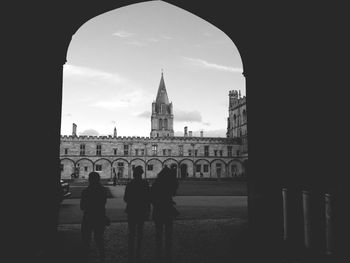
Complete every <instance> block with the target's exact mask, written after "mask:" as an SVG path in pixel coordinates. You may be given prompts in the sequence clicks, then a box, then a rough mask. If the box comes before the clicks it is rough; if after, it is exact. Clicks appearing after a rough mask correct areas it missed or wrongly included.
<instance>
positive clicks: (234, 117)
mask: <svg viewBox="0 0 350 263" xmlns="http://www.w3.org/2000/svg"><path fill="white" fill-rule="evenodd" d="M233 125H234V126H236V114H234V115H233Z"/></svg>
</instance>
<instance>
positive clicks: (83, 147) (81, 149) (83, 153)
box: [80, 144, 85, 155]
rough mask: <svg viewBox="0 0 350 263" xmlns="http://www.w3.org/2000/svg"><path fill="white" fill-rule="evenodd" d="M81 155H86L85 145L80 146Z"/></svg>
mask: <svg viewBox="0 0 350 263" xmlns="http://www.w3.org/2000/svg"><path fill="white" fill-rule="evenodd" d="M80 155H85V144H80Z"/></svg>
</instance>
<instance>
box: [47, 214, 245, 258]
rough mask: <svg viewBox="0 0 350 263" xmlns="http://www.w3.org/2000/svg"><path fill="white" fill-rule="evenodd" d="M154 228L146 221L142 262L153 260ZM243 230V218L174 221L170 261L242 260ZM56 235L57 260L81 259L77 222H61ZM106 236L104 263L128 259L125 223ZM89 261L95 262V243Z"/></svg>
mask: <svg viewBox="0 0 350 263" xmlns="http://www.w3.org/2000/svg"><path fill="white" fill-rule="evenodd" d="M154 231H155V229H154V224H153V222H151V221H149V222H146V224H145V229H144V247H143V261H142V262H144V263H151V262H155V261H154V250H155V240H154V239H155V237H154ZM245 232H246V220H243V219H233V218H231V219H206V220H177V221H175V222H174V236H173V254H174V256H173V263H197V262H198V263H212V262H221V263H226V262H227V263H228V262H244V261H243V259H244V258H246V255H247V251H246V250H245V247H246V246H245V245H246V244H245V243H246V240H245V239H246V235H245ZM58 234H59V244H60V247H59V248H58V249H59V251H60V253H59V254H58V256H57V257H56V260H57V261H56V262H62V263H73V262H74V263H77V262H81V261H80V225H77V224H70V225H67V224H66V225H61V226H60V227H59V232H58ZM105 239H106V263H107V262H118V263H123V262H127V223H124V222H120V223H113V224H112V225H111V226H109V227H108V228H107V230H106V233H105ZM50 261H51V260H50ZM88 262H98V257H97V250H96V247H95V246H94V244H93V246H92V251H91V253H90V255H89V261H88Z"/></svg>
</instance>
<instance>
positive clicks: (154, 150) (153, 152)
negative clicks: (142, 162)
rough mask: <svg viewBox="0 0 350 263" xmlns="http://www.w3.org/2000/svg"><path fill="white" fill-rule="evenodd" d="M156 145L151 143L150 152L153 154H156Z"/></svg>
mask: <svg viewBox="0 0 350 263" xmlns="http://www.w3.org/2000/svg"><path fill="white" fill-rule="evenodd" d="M157 148H158V147H157V145H156V144H155V145H152V154H153V155H157Z"/></svg>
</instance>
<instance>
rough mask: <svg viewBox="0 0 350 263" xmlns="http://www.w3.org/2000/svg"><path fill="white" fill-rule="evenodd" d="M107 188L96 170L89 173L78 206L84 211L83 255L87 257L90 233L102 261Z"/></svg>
mask: <svg viewBox="0 0 350 263" xmlns="http://www.w3.org/2000/svg"><path fill="white" fill-rule="evenodd" d="M106 201H107V189H106V188H105V187H104V186H102V185H101V184H100V175H99V174H98V173H97V172H91V173H90V174H89V186H88V187H87V188H85V189H84V190H83V191H82V194H81V201H80V208H81V209H82V210H83V211H84V215H83V221H82V224H81V234H82V241H83V248H84V252H83V253H86V254H85V255H84V256H85V257H87V254H88V251H89V249H90V242H91V236H92V233H94V240H95V242H96V245H97V248H98V250H99V255H100V260H101V262H104V258H105V251H104V238H103V234H104V230H105V226H106V214H105V205H106Z"/></svg>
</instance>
